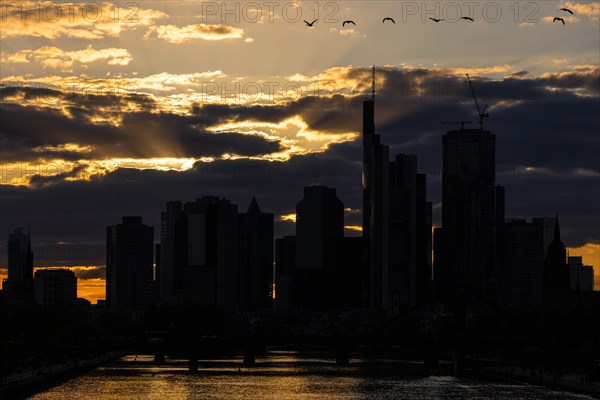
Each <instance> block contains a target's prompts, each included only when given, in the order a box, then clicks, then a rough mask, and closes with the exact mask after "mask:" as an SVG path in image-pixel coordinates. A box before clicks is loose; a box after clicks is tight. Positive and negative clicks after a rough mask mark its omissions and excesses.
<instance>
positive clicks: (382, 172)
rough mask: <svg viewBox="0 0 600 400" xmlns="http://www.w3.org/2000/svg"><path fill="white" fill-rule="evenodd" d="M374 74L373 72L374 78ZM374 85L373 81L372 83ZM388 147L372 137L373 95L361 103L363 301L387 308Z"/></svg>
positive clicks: (373, 135) (377, 137)
mask: <svg viewBox="0 0 600 400" xmlns="http://www.w3.org/2000/svg"><path fill="white" fill-rule="evenodd" d="M374 74H375V70H373V75H374ZM373 81H374V79H373ZM373 85H374V82H373ZM388 174H389V147H388V146H386V145H383V144H381V138H380V136H379V135H377V134H375V95H374V93H373V95H372V97H371V99H368V100H365V101H364V102H363V174H362V185H363V209H362V213H363V215H362V217H363V228H362V234H363V255H362V257H363V274H364V276H363V282H364V283H363V285H364V286H363V288H364V289H363V301H364V304H365V306H367V307H370V308H374V309H388V307H389V178H388Z"/></svg>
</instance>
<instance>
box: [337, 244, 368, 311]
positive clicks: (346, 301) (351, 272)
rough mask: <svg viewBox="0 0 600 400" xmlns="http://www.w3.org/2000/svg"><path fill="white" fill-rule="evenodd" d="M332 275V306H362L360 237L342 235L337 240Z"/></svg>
mask: <svg viewBox="0 0 600 400" xmlns="http://www.w3.org/2000/svg"><path fill="white" fill-rule="evenodd" d="M337 251H338V256H337V259H338V260H337V272H336V274H335V276H334V281H333V284H332V286H333V288H334V290H335V293H336V294H335V296H336V298H335V301H334V302H333V304H334V306H337V307H340V306H351V307H357V308H358V307H361V306H362V279H361V277H362V275H361V272H362V238H361V237H360V236H359V237H343V238H342V239H341V241H340V242H339V246H338V250H337Z"/></svg>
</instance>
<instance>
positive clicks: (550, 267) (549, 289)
mask: <svg viewBox="0 0 600 400" xmlns="http://www.w3.org/2000/svg"><path fill="white" fill-rule="evenodd" d="M570 291H571V273H570V271H569V266H568V264H567V250H566V249H565V245H564V244H563V242H562V241H561V240H560V225H559V223H558V213H557V214H556V223H555V224H554V235H553V238H552V242H551V243H550V246H548V252H547V255H546V259H545V263H544V301H546V302H553V301H558V300H560V299H561V298H562V297H564V296H565V295H567V294H568V293H569V292H570Z"/></svg>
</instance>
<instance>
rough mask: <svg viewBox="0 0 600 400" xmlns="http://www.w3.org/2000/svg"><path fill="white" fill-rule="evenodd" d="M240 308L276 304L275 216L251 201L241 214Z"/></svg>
mask: <svg viewBox="0 0 600 400" xmlns="http://www.w3.org/2000/svg"><path fill="white" fill-rule="evenodd" d="M238 228H239V229H238V231H239V274H240V279H239V287H240V289H239V290H240V306H242V307H243V308H246V309H251V310H252V309H261V308H271V307H272V305H273V214H269V213H263V212H261V210H260V207H259V206H258V202H257V201H256V198H254V197H253V198H252V201H251V202H250V206H249V207H248V210H247V211H246V212H245V213H240V214H238Z"/></svg>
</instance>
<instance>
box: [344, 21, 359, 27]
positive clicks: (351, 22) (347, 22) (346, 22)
mask: <svg viewBox="0 0 600 400" xmlns="http://www.w3.org/2000/svg"><path fill="white" fill-rule="evenodd" d="M346 24H352V25H354V26H356V24H355V23H354V21H344V22H343V23H342V27H344V26H346Z"/></svg>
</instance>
